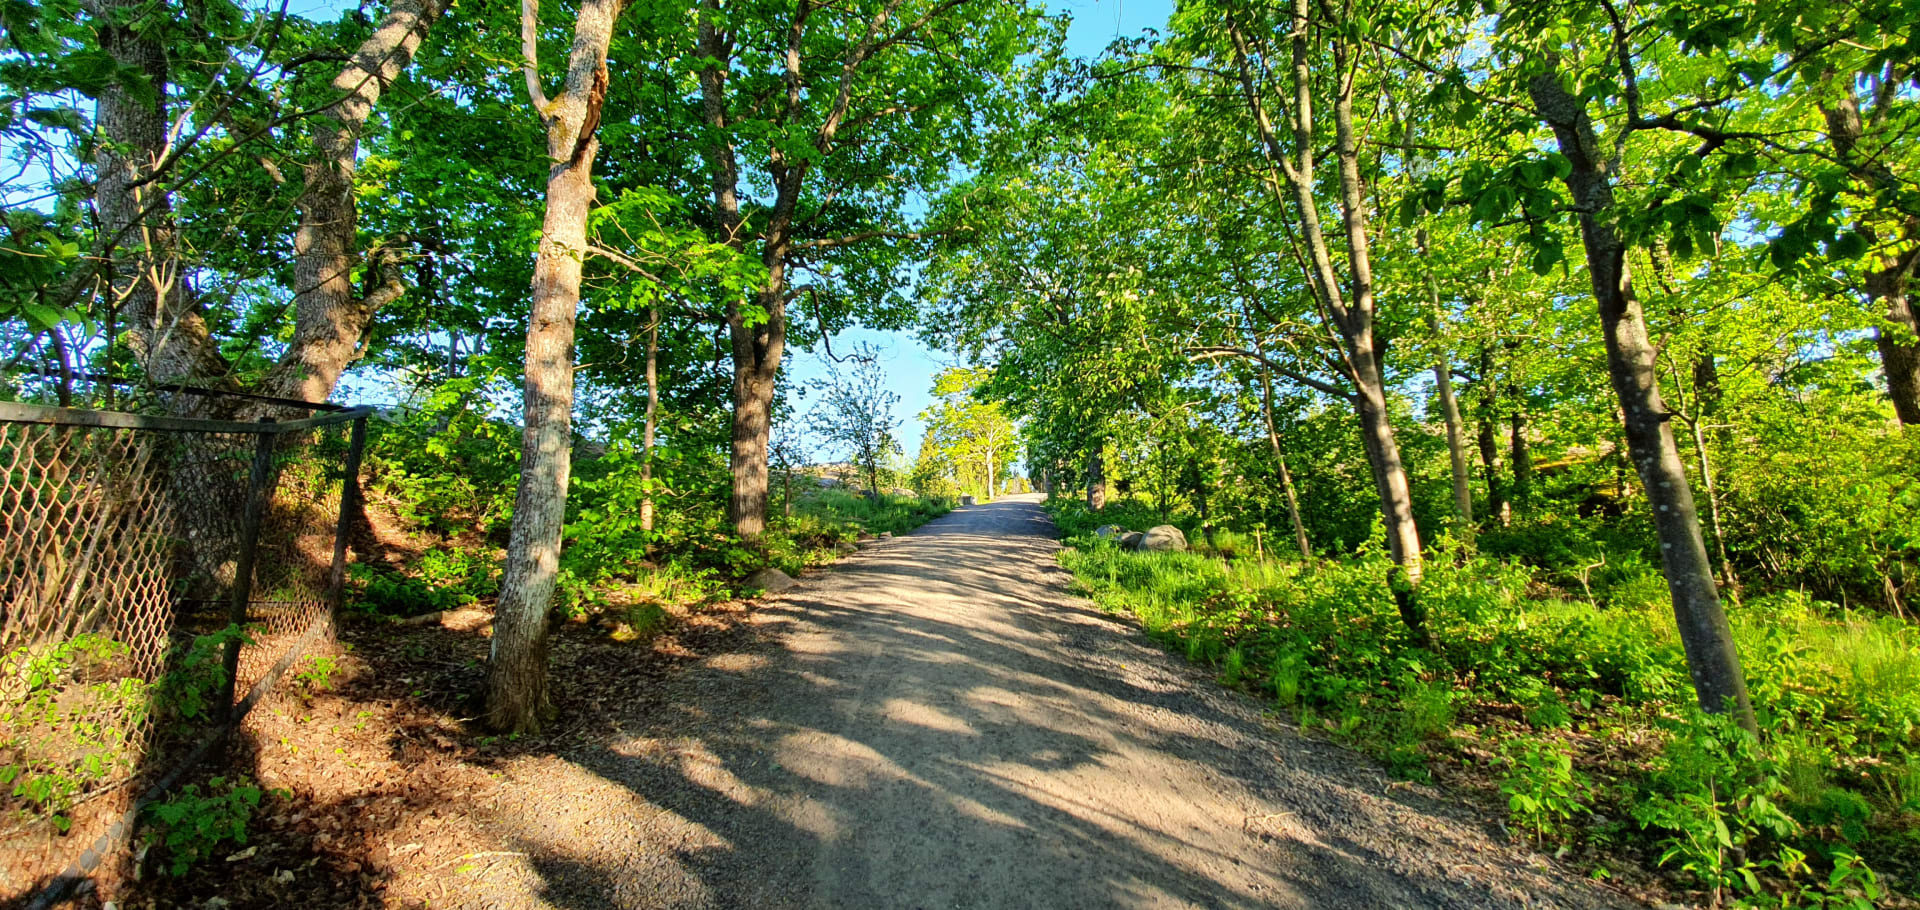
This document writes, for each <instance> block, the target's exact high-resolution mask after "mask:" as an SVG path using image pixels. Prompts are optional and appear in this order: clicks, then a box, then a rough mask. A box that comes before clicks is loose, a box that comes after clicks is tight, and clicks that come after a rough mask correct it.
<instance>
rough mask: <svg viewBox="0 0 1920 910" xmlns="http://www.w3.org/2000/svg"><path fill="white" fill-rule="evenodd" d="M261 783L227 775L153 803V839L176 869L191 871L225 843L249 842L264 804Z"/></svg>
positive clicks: (176, 872) (150, 833)
mask: <svg viewBox="0 0 1920 910" xmlns="http://www.w3.org/2000/svg"><path fill="white" fill-rule="evenodd" d="M261 796H262V793H261V790H260V788H259V787H257V786H254V784H253V781H251V780H248V779H247V778H244V777H242V778H236V779H234V780H233V781H231V782H229V781H228V780H227V779H226V778H224V777H216V778H213V779H212V780H209V781H207V786H206V788H205V791H204V792H202V789H201V787H200V785H198V784H187V785H186V786H184V787H181V788H180V792H178V793H175V794H174V795H172V796H170V797H168V798H167V799H166V800H165V801H163V802H158V803H154V804H153V805H150V806H148V807H147V811H146V814H145V821H146V824H147V835H146V836H147V843H148V844H150V845H151V846H152V847H153V848H155V849H157V850H158V851H159V852H160V855H161V858H162V859H164V860H165V861H166V863H167V871H168V872H170V873H172V874H173V875H176V876H179V875H185V874H187V871H188V870H190V869H192V868H193V866H194V865H195V864H196V863H199V862H201V861H202V860H205V859H208V858H209V857H212V856H214V855H216V854H217V852H218V850H219V848H220V845H221V844H226V843H233V844H239V845H243V846H244V845H245V844H246V842H247V822H249V821H251V820H252V818H253V812H254V810H255V809H257V808H259V806H260V798H261Z"/></svg>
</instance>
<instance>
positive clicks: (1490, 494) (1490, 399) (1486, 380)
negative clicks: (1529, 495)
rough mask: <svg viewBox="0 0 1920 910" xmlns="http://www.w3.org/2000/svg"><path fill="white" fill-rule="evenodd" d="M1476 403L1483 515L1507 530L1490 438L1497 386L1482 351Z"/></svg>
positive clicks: (1507, 510)
mask: <svg viewBox="0 0 1920 910" xmlns="http://www.w3.org/2000/svg"><path fill="white" fill-rule="evenodd" d="M1479 392H1480V401H1479V403H1478V404H1477V405H1476V406H1475V411H1476V413H1475V415H1474V416H1475V418H1476V419H1475V422H1476V424H1477V428H1478V432H1477V433H1476V434H1475V440H1476V442H1477V443H1478V444H1479V448H1480V469H1481V472H1482V474H1484V475H1485V477H1486V480H1487V515H1488V516H1490V517H1491V518H1492V519H1493V520H1494V521H1497V522H1499V523H1500V527H1503V528H1504V527H1507V526H1508V525H1509V524H1511V523H1512V521H1513V506H1512V505H1511V504H1509V503H1508V502H1507V487H1506V484H1505V483H1503V482H1501V480H1500V446H1499V444H1498V443H1497V442H1496V441H1495V438H1494V428H1493V420H1494V409H1495V402H1496V401H1497V400H1498V399H1499V395H1500V390H1499V385H1498V384H1497V383H1495V382H1494V379H1493V357H1492V356H1491V355H1490V354H1488V353H1487V352H1485V351H1482V352H1481V353H1480V389H1479Z"/></svg>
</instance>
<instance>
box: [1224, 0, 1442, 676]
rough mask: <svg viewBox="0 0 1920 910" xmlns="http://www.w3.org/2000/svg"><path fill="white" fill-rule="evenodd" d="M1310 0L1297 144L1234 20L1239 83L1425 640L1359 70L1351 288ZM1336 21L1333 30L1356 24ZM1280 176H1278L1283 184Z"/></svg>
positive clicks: (1297, 74) (1295, 117) (1341, 118)
mask: <svg viewBox="0 0 1920 910" xmlns="http://www.w3.org/2000/svg"><path fill="white" fill-rule="evenodd" d="M1312 9H1313V6H1312V4H1311V3H1310V0H1294V2H1293V8H1292V16H1291V19H1292V21H1291V29H1290V33H1289V34H1290V37H1289V43H1290V45H1291V57H1292V59H1291V61H1290V63H1291V68H1290V72H1291V77H1292V88H1293V93H1294V103H1293V109H1292V110H1291V111H1289V112H1288V113H1289V114H1290V118H1289V120H1290V123H1291V125H1292V127H1293V132H1294V136H1293V146H1294V147H1293V150H1292V151H1293V154H1292V155H1289V154H1288V152H1287V149H1285V148H1283V147H1282V146H1281V144H1280V141H1279V136H1278V133H1277V132H1276V131H1275V130H1274V128H1273V122H1272V119H1271V118H1270V117H1269V115H1268V114H1267V109H1266V104H1265V102H1264V101H1263V100H1262V95H1261V90H1260V88H1259V85H1258V83H1257V82H1256V80H1255V78H1254V68H1253V66H1252V64H1251V63H1250V62H1249V56H1248V53H1247V48H1246V39H1245V36H1244V35H1243V34H1242V33H1241V32H1240V29H1239V26H1238V24H1237V23H1235V22H1233V21H1232V20H1231V19H1230V20H1229V22H1228V34H1229V37H1230V38H1231V39H1232V40H1233V43H1234V50H1235V62H1236V64H1237V67H1238V71H1239V78H1240V87H1241V91H1242V93H1243V94H1244V95H1245V98H1246V101H1247V105H1248V108H1249V110H1250V111H1251V112H1252V114H1253V119H1254V123H1255V126H1256V127H1257V129H1258V131H1259V135H1260V140H1261V146H1262V147H1263V149H1264V150H1265V151H1266V153H1267V158H1268V164H1269V166H1270V168H1272V169H1274V170H1278V171H1279V172H1280V174H1281V177H1282V178H1283V179H1284V182H1285V184H1286V186H1287V187H1288V188H1289V189H1290V190H1291V191H1292V196H1293V200H1292V201H1293V203H1294V210H1295V212H1296V214H1298V215H1299V217H1300V238H1301V240H1302V241H1303V242H1304V244H1305V249H1306V253H1307V259H1308V267H1307V269H1306V271H1307V276H1306V277H1307V280H1308V283H1309V284H1310V285H1311V287H1312V289H1313V292H1314V295H1315V297H1316V298H1318V300H1319V302H1320V304H1321V305H1322V306H1323V307H1324V308H1325V310H1326V312H1327V314H1328V315H1329V317H1330V318H1331V320H1332V322H1333V323H1334V325H1335V327H1336V328H1337V329H1338V330H1339V334H1340V340H1341V343H1342V344H1343V345H1344V347H1345V348H1346V350H1345V354H1346V356H1345V358H1344V363H1345V368H1344V369H1345V372H1346V374H1347V380H1348V381H1349V382H1351V383H1352V384H1353V389H1354V393H1353V397H1352V399H1351V402H1352V404H1353V407H1354V411H1355V413H1356V416H1357V417H1358V418H1359V421H1360V429H1361V436H1362V438H1363V439H1364V441H1365V442H1366V449H1367V464H1368V467H1369V468H1370V469H1371V470H1372V472H1373V479H1374V487H1375V489H1376V490H1377V492H1378V493H1379V496H1380V512H1381V515H1382V517H1383V518H1384V519H1385V521H1386V528H1387V549H1388V551H1389V552H1390V554H1391V555H1392V558H1393V563H1394V576H1395V577H1394V578H1393V579H1392V587H1393V591H1394V597H1395V601H1396V602H1397V603H1398V605H1399V607H1400V617H1401V619H1402V620H1403V621H1404V622H1405V623H1406V625H1407V629H1408V630H1409V631H1411V632H1412V633H1413V636H1414V639H1415V641H1416V642H1418V643H1419V644H1420V645H1422V646H1427V645H1430V644H1431V643H1432V639H1431V637H1430V636H1429V635H1428V634H1427V631H1426V626H1425V620H1424V617H1423V616H1422V612H1421V609H1420V606H1419V601H1418V596H1417V592H1418V589H1419V585H1420V577H1421V574H1422V554H1421V551H1420V532H1419V529H1418V528H1417V527H1416V526H1415V525H1414V520H1413V498H1412V494H1411V488H1410V486H1409V484H1408V483H1407V474H1406V467H1405V465H1403V464H1402V463H1401V460H1400V449H1399V446H1398V444H1397V443H1396V442H1395V440H1394V436H1393V426H1392V424H1391V422H1390V421H1389V417H1388V413H1387V399H1386V386H1385V382H1384V381H1383V378H1382V371H1381V365H1380V358H1381V356H1382V355H1381V349H1380V347H1379V345H1378V343H1377V339H1376V338H1375V336H1374V314H1375V306H1376V302H1375V296H1374V282H1373V265H1372V261H1371V246H1370V243H1369V239H1368V232H1367V203H1366V198H1365V197H1366V187H1365V183H1364V181H1363V180H1362V179H1361V176H1360V146H1359V140H1358V138H1357V135H1356V133H1355V132H1354V128H1353V92H1354V87H1355V80H1351V79H1343V80H1339V81H1338V83H1337V85H1338V88H1337V90H1336V92H1335V94H1334V98H1333V124H1334V160H1335V162H1336V164H1337V166H1338V173H1339V187H1340V205H1339V210H1340V221H1341V226H1342V228H1344V230H1345V232H1346V241H1347V243H1346V253H1347V264H1348V272H1349V276H1348V277H1349V278H1350V280H1351V287H1350V289H1343V287H1342V283H1341V280H1340V276H1339V274H1338V272H1337V270H1336V269H1335V268H1334V264H1333V247H1332V245H1331V244H1330V243H1329V242H1328V240H1327V237H1326V235H1325V233H1324V231H1323V229H1322V225H1321V221H1320V212H1319V202H1318V199H1317V196H1316V192H1317V190H1318V182H1317V180H1316V179H1315V177H1314V162H1315V158H1314V138H1313V137H1314V123H1313V113H1312V111H1313V100H1314V99H1313V89H1314V84H1315V82H1314V78H1313V53H1312V48H1311V42H1312V36H1311V32H1312V29H1311V13H1312ZM1349 24H1351V23H1348V22H1339V23H1333V26H1334V30H1335V31H1337V30H1338V29H1339V28H1341V27H1344V26H1346V25H1349ZM1332 50H1333V55H1334V64H1335V68H1336V69H1337V70H1339V71H1341V72H1346V68H1347V64H1348V62H1349V55H1350V54H1351V53H1353V47H1352V46H1350V45H1348V44H1347V43H1345V42H1344V41H1342V40H1334V41H1333V42H1332ZM1277 189H1278V186H1277V185H1276V190H1277Z"/></svg>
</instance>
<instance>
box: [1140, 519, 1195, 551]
mask: <svg viewBox="0 0 1920 910" xmlns="http://www.w3.org/2000/svg"><path fill="white" fill-rule="evenodd" d="M1186 548H1187V535H1186V534H1184V533H1181V531H1180V529H1179V528H1176V527H1174V526H1173V525H1155V526H1153V527H1151V528H1148V529H1147V532H1146V533H1145V534H1143V535H1141V537H1140V543H1139V545H1138V546H1137V547H1136V549H1139V550H1144V551H1146V552H1149V553H1171V552H1175V551H1178V550H1184V549H1186Z"/></svg>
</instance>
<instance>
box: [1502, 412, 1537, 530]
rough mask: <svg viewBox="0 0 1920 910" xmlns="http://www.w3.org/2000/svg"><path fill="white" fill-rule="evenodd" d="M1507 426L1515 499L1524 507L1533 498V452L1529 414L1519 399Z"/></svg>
mask: <svg viewBox="0 0 1920 910" xmlns="http://www.w3.org/2000/svg"><path fill="white" fill-rule="evenodd" d="M1515 398H1516V399H1517V398H1518V396H1515ZM1507 428H1508V430H1509V433H1508V436H1507V443H1508V444H1507V451H1508V454H1509V456H1510V458H1511V460H1512V461H1513V501H1514V502H1515V503H1516V504H1518V506H1519V507H1520V508H1523V509H1524V508H1526V506H1527V504H1528V503H1529V502H1531V501H1532V500H1533V453H1532V452H1531V451H1530V450H1529V447H1528V444H1527V415H1526V412H1525V411H1524V410H1522V409H1521V407H1520V403H1519V402H1518V401H1517V400H1516V401H1515V402H1514V405H1513V413H1512V414H1510V415H1508V417H1507Z"/></svg>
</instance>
